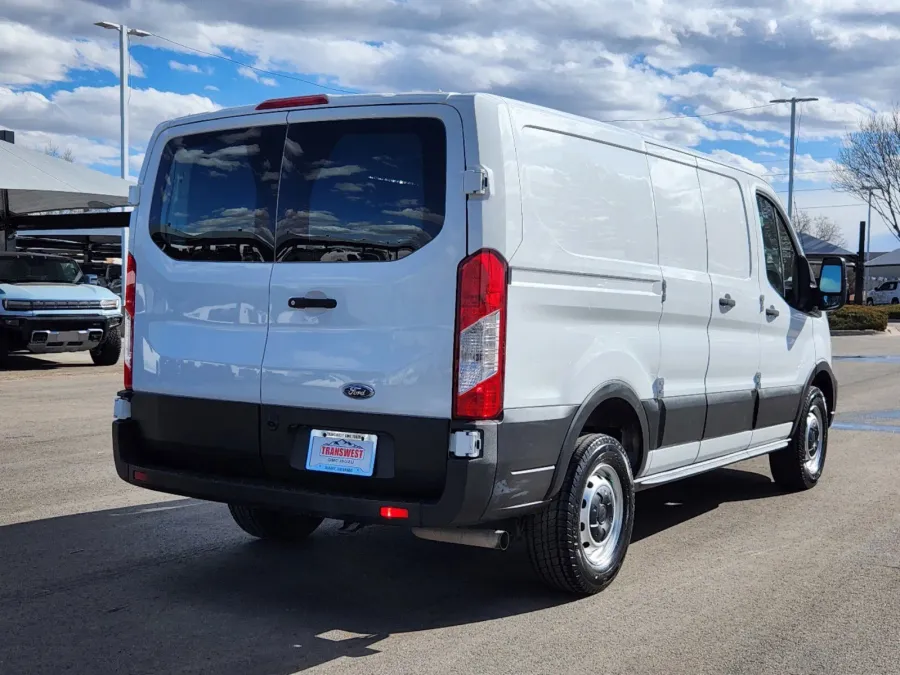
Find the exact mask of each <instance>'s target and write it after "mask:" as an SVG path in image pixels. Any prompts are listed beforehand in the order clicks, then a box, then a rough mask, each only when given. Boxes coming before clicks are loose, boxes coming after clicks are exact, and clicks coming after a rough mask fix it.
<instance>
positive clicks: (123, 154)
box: [94, 21, 150, 303]
mask: <svg viewBox="0 0 900 675" xmlns="http://www.w3.org/2000/svg"><path fill="white" fill-rule="evenodd" d="M94 25H95V26H100V28H106V29H108V30H117V31H119V117H120V125H121V126H120V132H121V133H120V151H119V154H120V158H121V161H122V179H123V180H128V75H129V73H128V71H129V58H128V36H129V35H133V36H134V37H148V36H149V35H150V33H148V32H147V31H145V30H139V29H137V28H129V27H128V26H126V25H125V24H118V23H112V22H110V21H98V22H97V23H95V24H94ZM128 237H129V232H128V231H127V230H126V229H125V228H123V229H122V253H121V255H122V302H123V303H124V302H125V269H126V266H127V264H128Z"/></svg>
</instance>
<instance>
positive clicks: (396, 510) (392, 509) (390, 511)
mask: <svg viewBox="0 0 900 675" xmlns="http://www.w3.org/2000/svg"><path fill="white" fill-rule="evenodd" d="M381 517H382V518H386V519H388V520H395V519H398V518H399V519H401V520H402V519H403V518H409V509H404V508H402V507H399V506H382V507H381Z"/></svg>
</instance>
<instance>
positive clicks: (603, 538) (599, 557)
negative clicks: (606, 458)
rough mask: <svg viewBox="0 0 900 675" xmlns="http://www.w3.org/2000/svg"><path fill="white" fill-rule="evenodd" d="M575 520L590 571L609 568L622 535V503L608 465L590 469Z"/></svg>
mask: <svg viewBox="0 0 900 675" xmlns="http://www.w3.org/2000/svg"><path fill="white" fill-rule="evenodd" d="M578 520H579V523H578V527H579V533H578V534H579V543H580V544H581V550H582V553H583V554H584V557H585V558H586V559H587V561H588V563H590V565H591V566H592V567H595V568H597V569H605V568H607V567H609V566H610V565H611V564H612V562H613V559H614V556H615V551H616V546H617V545H618V543H619V538H620V535H621V533H622V523H623V522H624V520H625V499H624V493H623V490H622V481H621V480H619V474H618V473H616V471H615V469H613V468H612V467H611V466H609V465H608V464H598V465H597V466H596V467H594V469H593V471H592V472H591V475H590V476H589V477H588V479H587V481H586V482H585V485H584V491H583V493H582V496H581V504H580V509H579V513H578Z"/></svg>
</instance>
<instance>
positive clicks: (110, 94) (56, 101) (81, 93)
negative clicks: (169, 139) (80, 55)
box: [0, 87, 218, 156]
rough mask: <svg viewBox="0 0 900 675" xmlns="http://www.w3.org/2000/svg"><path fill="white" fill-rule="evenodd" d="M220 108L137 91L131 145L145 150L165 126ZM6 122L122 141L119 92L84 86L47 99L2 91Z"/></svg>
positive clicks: (1, 114) (196, 99) (190, 97)
mask: <svg viewBox="0 0 900 675" xmlns="http://www.w3.org/2000/svg"><path fill="white" fill-rule="evenodd" d="M217 108H218V106H217V105H216V104H215V103H213V102H212V101H211V100H209V99H208V98H206V97H204V96H198V95H196V94H175V93H172V92H164V91H159V90H157V89H132V91H131V100H130V102H129V110H130V124H131V142H132V144H133V145H134V146H136V147H142V146H143V145H144V144H145V143H146V142H147V140H149V137H150V134H151V133H152V132H153V129H154V128H155V127H156V125H157V124H159V123H160V122H162V121H164V120H167V119H171V118H173V117H181V116H183V115H190V114H194V113H200V112H206V111H209V110H215V109H217ZM0 119H2V120H3V124H4V126H8V127H10V128H12V129H15V130H17V131H25V132H44V133H50V134H60V135H66V136H78V137H82V138H86V139H93V140H95V141H100V142H101V143H103V142H107V143H118V139H119V88H118V87H78V88H76V89H74V90H72V91H65V90H63V91H58V92H56V93H55V94H52V95H50V96H45V95H44V94H41V93H38V92H33V91H16V90H13V89H9V88H6V87H0ZM76 156H77V153H76Z"/></svg>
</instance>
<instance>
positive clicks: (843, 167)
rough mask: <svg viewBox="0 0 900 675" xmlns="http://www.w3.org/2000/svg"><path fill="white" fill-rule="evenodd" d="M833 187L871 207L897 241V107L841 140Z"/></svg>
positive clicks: (899, 206) (899, 136)
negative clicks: (870, 200) (869, 202)
mask: <svg viewBox="0 0 900 675" xmlns="http://www.w3.org/2000/svg"><path fill="white" fill-rule="evenodd" d="M833 183H834V187H835V189H837V190H841V191H844V192H848V193H850V194H852V195H853V196H855V197H857V198H859V199H860V200H863V201H867V200H868V199H869V191H870V190H871V191H872V208H873V209H874V210H875V211H876V212H877V213H878V215H880V216H881V217H882V218H883V219H884V222H885V223H887V224H888V226H889V227H890V229H891V231H892V232H893V234H894V236H895V237H897V238H898V239H900V107H898V106H895V107H894V109H893V110H892V111H891V112H889V113H872V115H871V116H870V117H869V118H868V119H865V120H863V121H862V122H861V123H860V125H859V129H858V130H857V131H853V132H850V133H848V134H847V135H846V137H845V138H844V147H843V148H842V149H841V152H840V155H839V156H838V160H837V166H836V168H835V170H834V176H833Z"/></svg>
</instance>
